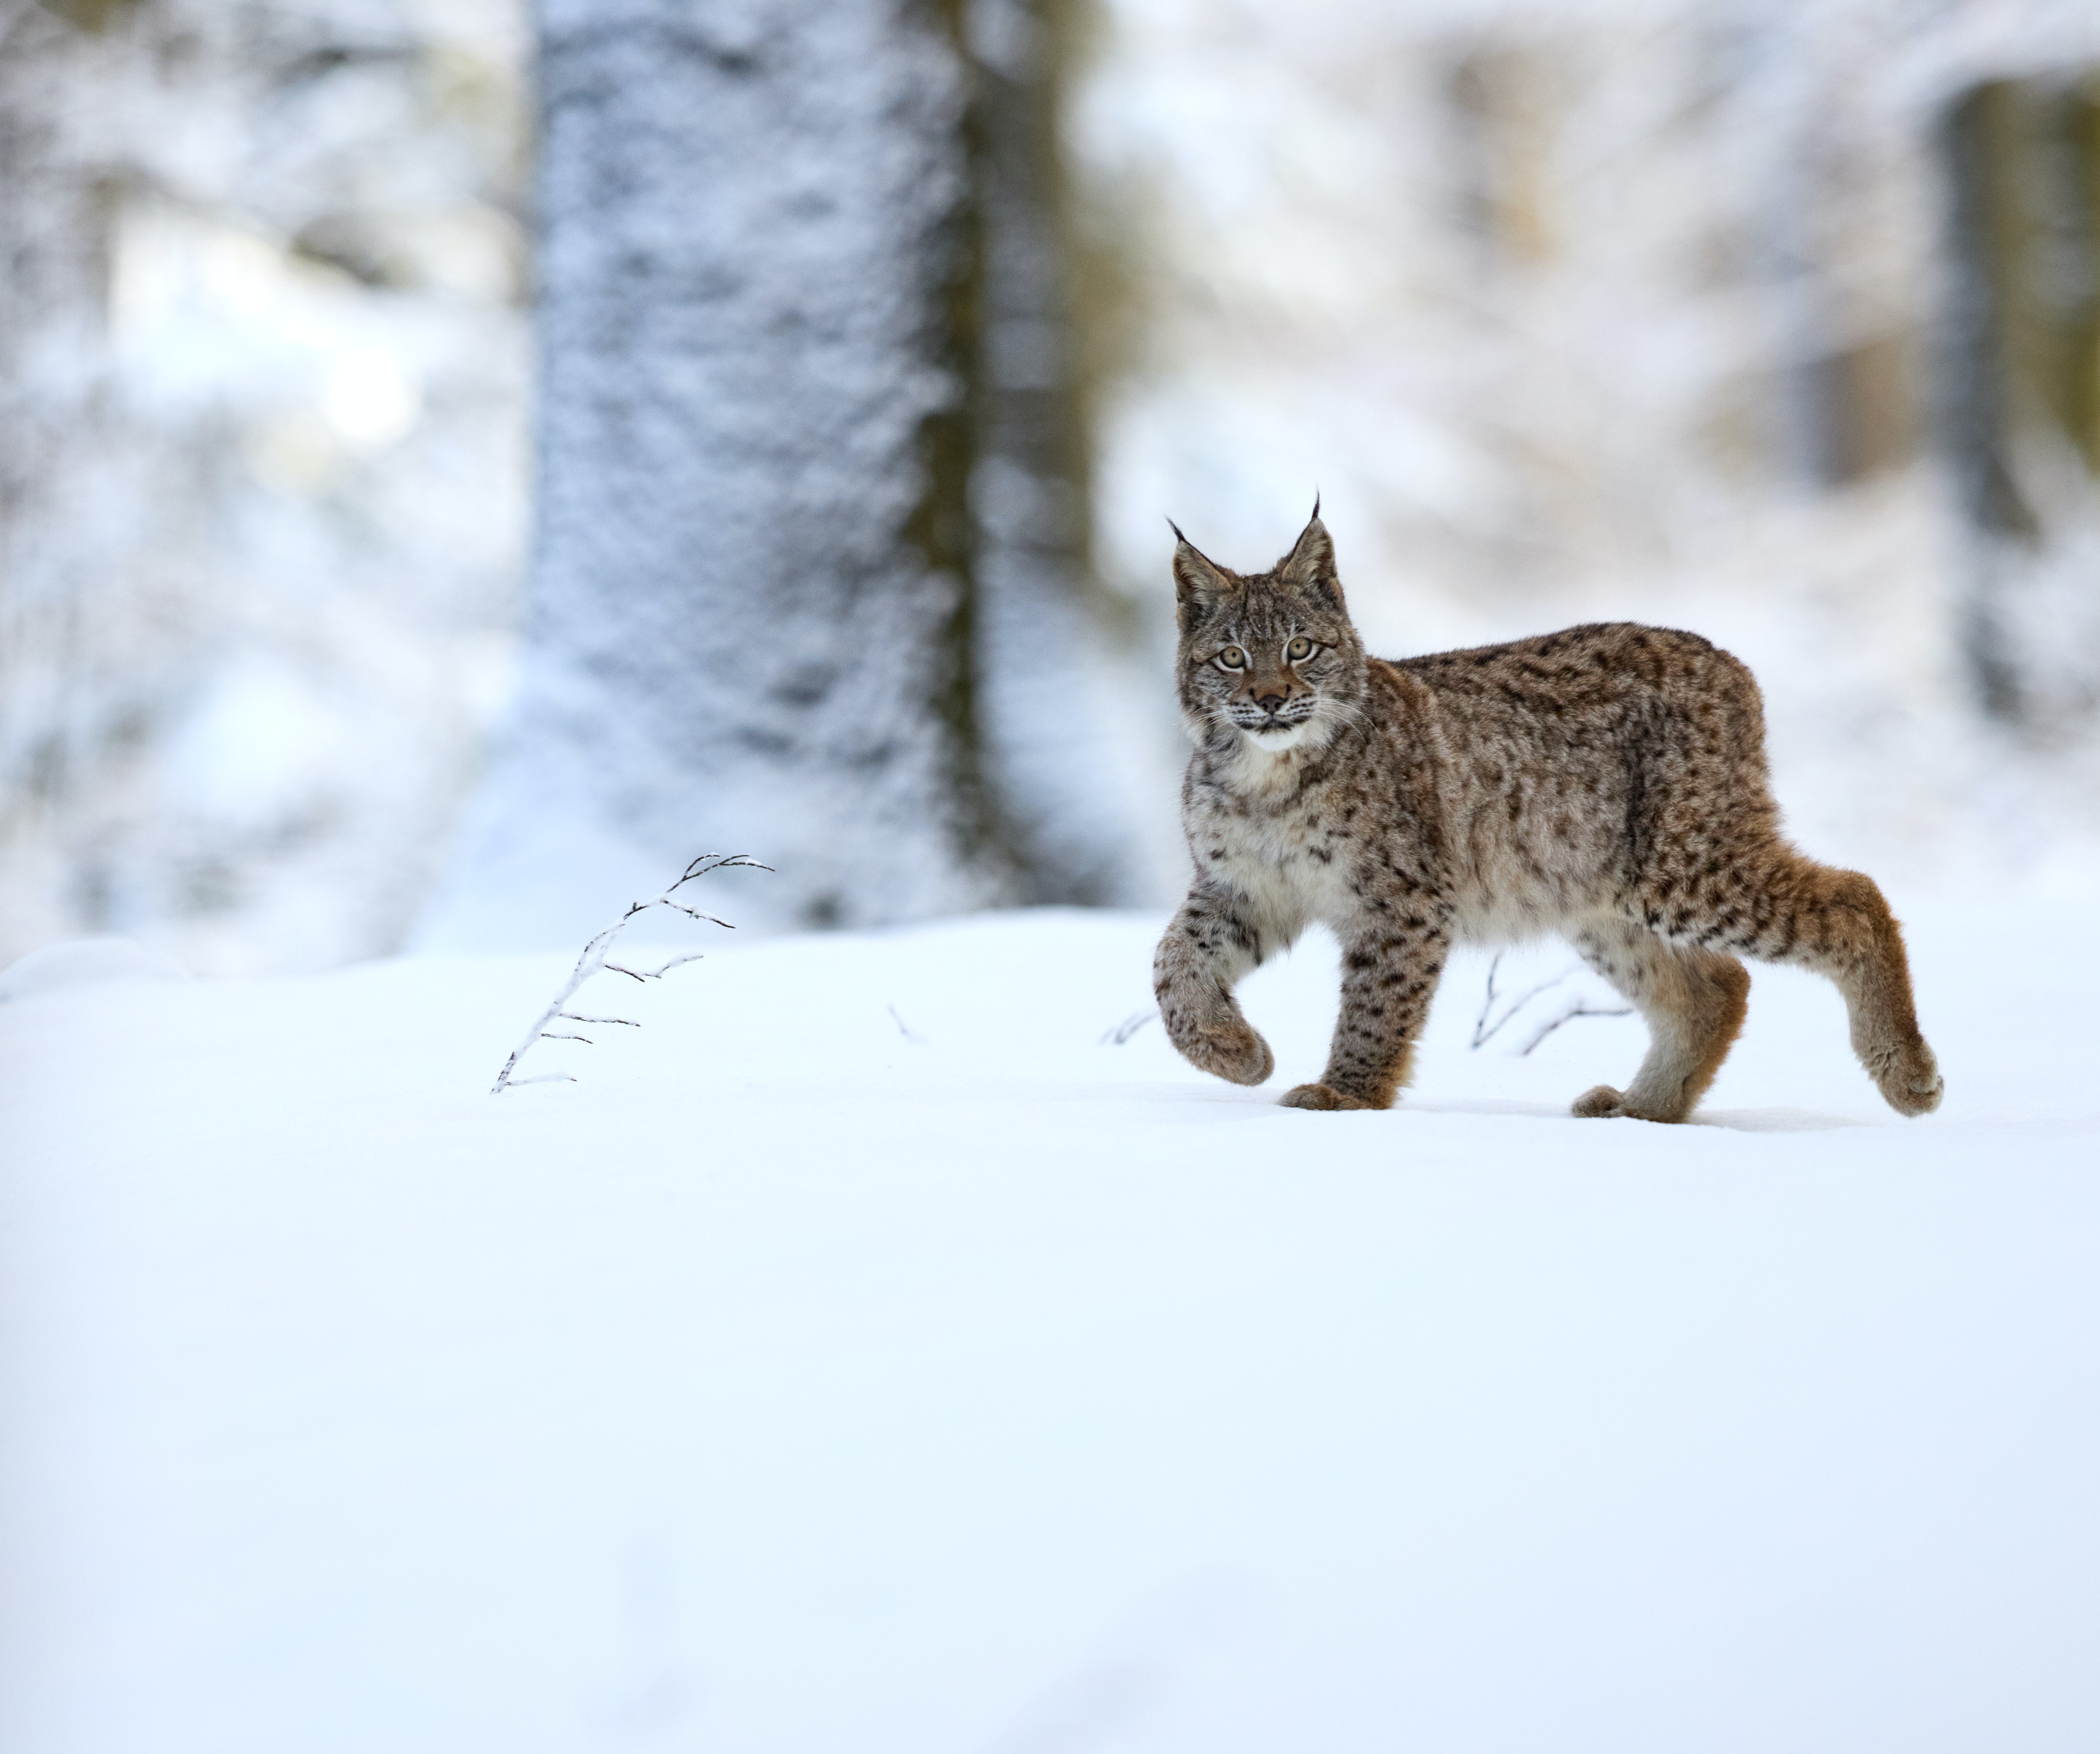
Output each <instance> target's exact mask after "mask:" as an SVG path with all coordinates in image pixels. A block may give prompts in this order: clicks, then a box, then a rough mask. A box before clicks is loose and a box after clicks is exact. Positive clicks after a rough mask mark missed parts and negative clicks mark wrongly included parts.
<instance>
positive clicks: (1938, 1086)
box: [1728, 848, 1947, 1115]
mask: <svg viewBox="0 0 2100 1754" xmlns="http://www.w3.org/2000/svg"><path fill="white" fill-rule="evenodd" d="M1758 888H1759V892H1760V900H1761V902H1762V906H1758V907H1757V908H1756V909H1755V910H1754V918H1755V919H1758V921H1759V922H1760V923H1758V924H1757V925H1755V926H1754V927H1750V928H1745V929H1744V930H1743V931H1741V932H1736V933H1732V934H1730V935H1729V938H1728V942H1729V947H1730V948H1731V949H1739V950H1741V951H1742V952H1743V954H1745V955H1749V956H1754V957H1757V958H1758V959H1760V960H1761V961H1765V962H1774V963H1794V964H1795V965H1797V966H1798V967H1802V968H1809V969H1812V970H1814V971H1815V972H1816V973H1817V974H1820V975H1822V976H1825V977H1826V978H1828V979H1829V981H1831V982H1833V984H1834V985H1836V987H1837V989H1838V991H1839V992H1840V993H1842V994H1844V996H1845V1010H1846V1015H1847V1016H1848V1017H1849V1018H1850V1019H1851V1034H1852V1051H1853V1052H1854V1053H1855V1054H1857V1055H1859V1056H1860V1064H1861V1065H1862V1066H1864V1068H1865V1069H1866V1071H1867V1076H1868V1077H1869V1078H1872V1079H1873V1081H1874V1083H1875V1086H1876V1087H1877V1089H1879V1090H1880V1091H1881V1093H1882V1099H1883V1100H1885V1101H1886V1103H1887V1104H1888V1105H1889V1106H1890V1108H1893V1109H1895V1111H1896V1112H1897V1113H1899V1114H1906V1115H1920V1114H1930V1113H1932V1111H1933V1110H1934V1109H1935V1108H1938V1107H1939V1102H1940V1098H1941V1097H1942V1096H1943V1095H1944V1094H1945V1092H1946V1087H1947V1086H1946V1084H1945V1082H1944V1081H1943V1079H1942V1078H1941V1077H1940V1075H1939V1061H1938V1060H1935V1058H1934V1056H1933V1052H1932V1049H1931V1048H1930V1047H1928V1046H1927V1045H1926V1039H1925V1038H1924V1036H1923V1035H1921V1033H1919V1031H1918V1027H1917V1003H1916V1000H1915V999H1914V998H1913V995H1912V993H1911V985H1910V959H1909V957H1908V954H1906V953H1905V951H1904V941H1903V928H1901V927H1900V926H1899V925H1898V924H1897V923H1896V917H1895V914H1893V913H1891V912H1890V910H1889V904H1888V901H1887V900H1886V898H1885V897H1883V896H1882V892H1881V890H1880V888H1878V887H1877V885H1876V884H1875V883H1874V880H1873V879H1872V878H1870V877H1868V876H1864V875H1862V874H1861V873H1860V872H1858V871H1847V870H1838V869H1836V868H1835V867H1833V866H1829V865H1819V864H1817V863H1816V862H1815V861H1814V860H1813V859H1807V858H1803V857H1802V856H1801V855H1800V854H1799V853H1795V852H1794V851H1793V849H1792V848H1782V849H1780V852H1779V853H1778V854H1777V855H1776V857H1774V858H1773V859H1772V860H1771V864H1770V866H1769V868H1768V869H1767V870H1766V871H1765V872H1763V873H1762V874H1761V881H1760V883H1759V885H1758Z"/></svg>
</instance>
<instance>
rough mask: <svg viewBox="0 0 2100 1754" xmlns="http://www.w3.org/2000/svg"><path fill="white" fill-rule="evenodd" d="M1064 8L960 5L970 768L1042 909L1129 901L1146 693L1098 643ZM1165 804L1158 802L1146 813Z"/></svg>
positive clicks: (1102, 623) (1099, 595)
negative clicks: (976, 218)
mask: <svg viewBox="0 0 2100 1754" xmlns="http://www.w3.org/2000/svg"><path fill="white" fill-rule="evenodd" d="M1076 10H1077V9H1076V7H1074V6H1073V5H1072V4H1070V3H1069V0H977V3H976V4H975V5H973V7H971V8H970V9H969V11H968V24H969V29H968V41H969V47H970V51H971V55H972V59H973V64H974V66H973V71H974V73H975V77H976V82H977V101H976V104H975V112H976V114H975V124H976V125H975V126H974V128H973V130H972V139H973V145H974V147H975V148H976V150H975V152H974V153H973V156H974V158H975V160H976V165H977V175H976V178H975V179H974V180H975V183H976V187H977V192H978V199H979V212H980V214H981V218H980V222H979V224H980V235H981V236H982V240H983V273H982V289H983V290H982V304H983V311H984V322H983V332H982V340H981V343H980V347H981V353H980V358H981V362H982V363H981V366H980V370H979V386H978V397H977V403H978V410H979V412H978V416H977V456H976V459H975V461H974V462H973V465H972V470H971V495H970V500H971V512H972V514H973V524H974V528H975V535H976V542H977V556H976V557H977V566H976V577H977V592H978V614H977V664H978V687H977V698H978V703H979V714H980V724H981V727H982V737H983V742H984V750H985V765H986V771H987V773H988V774H989V775H990V778H991V780H992V782H993V784H994V786H995V790H996V795H997V796H998V798H999V804H1000V808H1001V812H1002V814H1003V816H1004V821H1005V822H1006V825H1007V832H1008V836H1009V838H1010V840H1011V842H1012V846H1013V848H1014V851H1015V853H1016V858H1017V865H1018V866H1019V867H1020V875H1021V884H1022V886H1023V892H1024V894H1025V895H1026V897H1027V898H1028V899H1030V900H1032V901H1084V902H1095V903H1100V902H1108V901H1129V900H1132V899H1133V898H1135V897H1137V896H1140V895H1142V894H1143V893H1144V879H1143V878H1142V876H1141V875H1140V871H1139V870H1138V869H1137V866H1136V862H1135V860H1134V856H1133V845H1132V842H1133V836H1132V818H1133V816H1134V814H1135V813H1136V810H1137V809H1139V808H1140V806H1137V805H1136V804H1133V803H1132V801H1131V800H1129V798H1128V796H1127V792H1128V791H1129V789H1130V787H1129V776H1130V773H1131V770H1132V767H1133V766H1134V765H1140V764H1138V763H1134V762H1133V760H1132V756H1133V755H1134V754H1135V753H1136V752H1137V751H1140V750H1141V749H1142V747H1143V744H1144V734H1143V729H1142V717H1141V715H1140V714H1139V713H1137V712H1133V710H1132V702H1133V701H1134V700H1135V699H1141V698H1142V697H1143V694H1144V693H1145V691H1146V690H1148V689H1149V686H1150V685H1151V681H1152V678H1151V677H1150V676H1146V677H1145V678H1143V679H1142V680H1140V681H1135V682H1134V680H1133V679H1132V677H1130V676H1128V675H1127V674H1126V673H1125V672H1124V671H1123V668H1122V667H1120V666H1119V665H1118V664H1117V663H1115V662H1114V659H1112V658H1111V657H1110V654H1108V652H1107V651H1106V650H1105V646H1106V645H1107V642H1108V637H1109V634H1110V627H1111V625H1112V617H1110V616H1108V615H1105V613H1104V611H1105V610H1108V609H1110V608H1112V607H1113V604H1112V600H1110V599H1109V598H1108V597H1107V596H1106V593H1104V591H1103V590H1102V588H1101V585H1100V584H1099V583H1098V581H1097V580H1096V579H1095V577H1094V575H1093V569H1092V519H1091V517H1090V515H1089V510H1088V491H1087V490H1088V480H1087V472H1088V465H1089V463H1090V461H1091V458H1090V456H1089V444H1088V432H1087V407H1086V394H1087V387H1088V386H1087V381H1086V380H1087V372H1086V368H1085V362H1084V359H1083V354H1084V352H1085V350H1086V345H1087V337H1085V336H1084V335H1083V333H1081V331H1080V328H1079V320H1078V313H1077V312H1076V311H1075V308H1074V306H1075V298H1074V284H1073V283H1074V247H1073V240H1072V231H1073V225H1074V215H1073V214H1072V213H1071V212H1070V201H1069V197H1068V193H1067V189H1066V177H1065V163H1064V157H1065V155H1064V150H1063V143H1062V140H1061V122H1062V119H1063V118H1062V107H1063V98H1064V92H1065V86H1066V84H1067V83H1068V82H1069V80H1070V76H1071V67H1070V63H1071V61H1072V59H1073V55H1074V42H1073V37H1074V24H1075V20H1074V12H1075V11H1076ZM1161 801H1163V800H1155V808H1156V807H1157V805H1158V803H1159V802H1161Z"/></svg>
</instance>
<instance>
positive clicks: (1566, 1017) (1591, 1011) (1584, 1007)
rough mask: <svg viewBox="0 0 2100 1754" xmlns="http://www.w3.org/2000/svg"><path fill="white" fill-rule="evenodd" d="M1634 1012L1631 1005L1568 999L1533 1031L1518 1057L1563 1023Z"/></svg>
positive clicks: (1626, 1015) (1622, 1015)
mask: <svg viewBox="0 0 2100 1754" xmlns="http://www.w3.org/2000/svg"><path fill="white" fill-rule="evenodd" d="M1633 1014H1634V1008H1633V1007H1632V1006H1630V1005H1618V1006H1602V1007H1599V1006H1595V1005H1592V1004H1591V1003H1590V1002H1589V1001H1588V1000H1587V999H1584V998H1573V999H1568V1000H1567V1001H1565V1002H1564V1003H1563V1004H1562V1006H1561V1007H1560V1010H1559V1011H1556V1012H1555V1014H1554V1015H1553V1016H1551V1017H1549V1018H1547V1019H1546V1021H1545V1022H1544V1023H1542V1024H1541V1025H1539V1026H1538V1028H1537V1029H1535V1030H1533V1032H1532V1037H1531V1039H1530V1040H1529V1041H1528V1042H1525V1043H1524V1047H1523V1050H1522V1051H1521V1052H1520V1053H1519V1055H1518V1056H1517V1057H1518V1058H1519V1059H1522V1058H1523V1057H1524V1054H1528V1053H1529V1052H1530V1051H1532V1049H1533V1048H1534V1047H1537V1046H1538V1044H1539V1043H1540V1042H1542V1041H1544V1040H1545V1039H1546V1037H1547V1036H1549V1035H1551V1034H1552V1033H1553V1032H1554V1031H1555V1029H1559V1028H1560V1025H1562V1024H1564V1023H1572V1022H1573V1021H1574V1020H1575V1019H1576V1018H1577V1017H1630V1016H1633Z"/></svg>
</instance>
